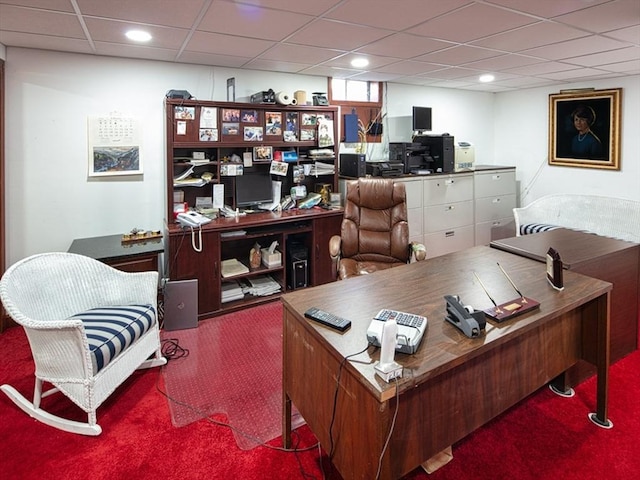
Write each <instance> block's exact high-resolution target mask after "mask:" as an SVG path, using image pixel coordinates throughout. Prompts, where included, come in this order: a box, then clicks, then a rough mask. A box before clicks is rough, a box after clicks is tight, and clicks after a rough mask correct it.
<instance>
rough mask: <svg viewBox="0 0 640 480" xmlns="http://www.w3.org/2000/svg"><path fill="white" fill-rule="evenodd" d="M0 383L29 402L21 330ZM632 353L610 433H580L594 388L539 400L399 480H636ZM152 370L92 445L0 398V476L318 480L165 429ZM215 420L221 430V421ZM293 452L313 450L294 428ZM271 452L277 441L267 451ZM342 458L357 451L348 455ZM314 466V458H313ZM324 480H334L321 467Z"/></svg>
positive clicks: (639, 417)
mask: <svg viewBox="0 0 640 480" xmlns="http://www.w3.org/2000/svg"><path fill="white" fill-rule="evenodd" d="M0 345H1V346H2V348H0V383H10V384H12V385H14V386H15V387H16V388H17V389H18V390H19V391H21V392H23V393H25V394H28V395H29V396H30V395H31V391H32V389H33V377H32V371H33V363H32V361H31V355H30V352H29V348H28V344H27V341H26V338H25V336H24V333H23V331H22V329H20V328H11V329H9V330H8V331H6V332H5V333H3V334H1V335H0ZM639 373H640V352H635V353H634V354H632V355H629V356H628V357H626V358H624V359H622V360H620V361H619V362H617V363H616V364H614V365H612V367H611V375H610V389H609V392H610V396H609V398H610V401H609V417H610V418H611V420H612V421H613V422H614V427H613V429H611V430H604V429H601V428H598V427H596V426H594V425H593V424H591V423H590V422H589V420H588V419H587V413H588V412H590V411H592V410H593V409H594V405H595V398H594V397H595V387H594V381H593V380H588V381H587V382H585V383H583V384H581V385H579V386H578V387H577V389H576V396H575V397H573V398H569V399H565V398H560V397H558V396H555V395H554V394H553V393H551V392H550V391H549V390H548V389H547V388H543V389H541V390H540V391H538V392H537V393H535V394H534V395H532V396H531V397H530V398H528V399H527V400H526V401H524V402H522V403H521V404H519V405H518V406H516V407H514V408H513V409H511V410H509V411H508V412H506V413H505V414H504V415H502V416H500V417H499V418H497V419H496V420H494V421H493V422H491V423H489V424H488V425H486V426H485V427H483V428H481V429H479V430H477V431H476V432H475V433H473V434H471V435H470V436H468V437H467V438H465V439H464V440H462V441H461V442H459V443H458V444H456V445H454V448H453V453H454V459H453V461H452V462H451V463H449V464H448V465H446V466H445V467H444V468H442V469H440V470H439V471H437V472H436V473H434V474H432V475H427V474H425V473H424V472H422V471H421V470H419V469H418V470H415V471H414V472H412V473H410V474H409V475H407V476H406V477H405V480H416V479H420V480H426V479H430V480H461V479H473V480H485V479H486V480H502V479H504V480H507V479H509V480H511V479H518V480H534V479H535V480H557V479H562V480H578V479H579V480H596V479H597V480H601V479H608V480H627V479H635V478H638V477H640V454H639V453H638V445H639V444H640V402H638V398H639V397H640V382H639V379H640V375H639ZM156 386H158V387H159V388H160V389H164V382H163V379H162V375H161V374H160V370H159V369H155V370H147V371H144V372H138V373H136V374H135V375H134V376H133V377H132V378H131V379H130V380H129V381H127V382H126V383H125V385H123V386H122V387H121V388H120V389H118V390H117V391H116V393H115V394H114V395H113V396H112V397H111V398H110V399H109V400H108V401H107V403H105V404H104V405H103V406H102V407H101V408H100V409H99V410H98V421H99V423H100V425H101V426H102V428H103V433H102V435H100V436H99V437H83V436H80V435H73V434H70V433H64V432H60V431H58V430H55V429H53V428H51V427H48V426H46V425H43V424H40V423H38V422H36V421H35V420H32V419H31V418H29V417H28V416H27V415H25V414H24V413H23V412H22V411H21V410H19V409H18V408H17V407H16V406H15V405H14V404H13V403H12V402H11V401H9V399H8V398H7V397H6V396H5V395H4V394H0V439H2V440H1V441H2V454H1V455H0V472H1V473H2V476H3V478H7V479H27V480H31V479H56V480H66V479H69V480H71V479H77V478H91V479H94V480H102V479H104V480H107V479H109V480H114V479H117V480H119V479H131V478H135V479H144V480H146V479H205V478H206V479H229V478H235V479H248V480H253V479H267V480H270V479H273V480H276V479H278V480H281V479H311V478H315V479H321V478H323V476H322V471H321V469H320V467H319V464H318V450H317V449H312V450H310V451H306V452H301V453H298V454H294V453H290V452H282V451H277V450H275V449H271V448H267V447H257V448H254V449H252V450H250V451H243V450H241V449H239V448H238V447H237V446H236V442H235V440H234V437H233V434H232V433H231V431H230V429H229V428H228V427H223V426H219V425H214V424H212V423H211V422H209V421H207V420H199V421H196V422H194V423H191V424H190V425H187V426H185V427H182V428H176V427H174V426H173V425H172V424H171V416H170V413H169V408H168V406H167V399H166V398H165V397H164V396H163V395H162V394H161V393H160V392H159V391H158V390H157V388H156ZM45 400H46V401H45V402H44V403H43V406H45V407H49V408H50V409H51V410H53V411H54V412H56V413H60V414H65V415H71V416H73V417H75V418H77V419H84V418H85V417H84V414H83V413H82V412H81V411H79V409H77V408H76V407H74V406H73V405H71V404H70V402H69V401H67V400H66V399H65V398H64V397H62V396H59V395H56V396H53V397H50V398H47V399H45ZM213 418H214V419H215V420H218V421H223V422H226V421H227V418H226V417H225V416H223V415H216V416H214V417H213ZM297 432H298V435H299V437H298V438H299V445H300V447H310V446H313V445H314V443H315V439H314V437H313V434H312V433H311V432H310V431H309V429H308V428H307V427H306V426H303V427H300V428H299V429H298V430H297ZM269 445H270V446H272V447H279V446H280V445H281V441H280V439H275V440H272V441H271V442H269ZM353 448H358V445H357V444H354V447H353ZM325 458H326V457H325ZM324 468H325V473H327V475H326V478H329V479H332V480H336V479H338V478H339V476H337V475H336V474H335V473H332V472H328V470H329V469H330V466H329V465H328V464H327V463H326V461H325V462H324Z"/></svg>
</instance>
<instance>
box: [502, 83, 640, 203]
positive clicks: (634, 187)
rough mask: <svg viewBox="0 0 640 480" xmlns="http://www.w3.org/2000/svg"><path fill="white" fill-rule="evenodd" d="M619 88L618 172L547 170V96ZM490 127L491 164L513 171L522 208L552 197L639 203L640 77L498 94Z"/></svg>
mask: <svg viewBox="0 0 640 480" xmlns="http://www.w3.org/2000/svg"><path fill="white" fill-rule="evenodd" d="M619 87H621V88H622V89H623V90H622V107H621V114H622V116H621V122H620V123H621V125H620V127H621V128H620V136H621V144H620V170H619V171H615V170H601V169H592V168H577V167H561V166H557V165H554V166H551V165H549V164H548V158H549V155H548V141H549V140H548V139H549V133H548V125H549V120H548V119H549V106H548V105H549V94H552V93H559V91H560V89H563V90H564V89H574V88H595V89H608V88H619ZM493 127H494V137H495V139H494V146H495V149H494V152H493V157H494V161H495V163H497V164H510V165H515V166H516V167H517V168H516V178H517V179H518V181H519V182H520V204H521V205H527V204H529V203H531V201H533V200H535V199H536V198H539V197H541V196H543V195H548V194H550V193H585V194H594V195H608V196H614V197H620V198H628V199H631V200H636V201H640V135H639V132H640V77H639V76H634V77H625V78H619V79H611V80H600V81H589V82H585V83H582V84H571V85H562V86H561V87H556V88H538V89H529V90H523V91H519V92H509V93H501V94H498V95H496V100H495V104H494V112H493ZM612 214H613V212H612Z"/></svg>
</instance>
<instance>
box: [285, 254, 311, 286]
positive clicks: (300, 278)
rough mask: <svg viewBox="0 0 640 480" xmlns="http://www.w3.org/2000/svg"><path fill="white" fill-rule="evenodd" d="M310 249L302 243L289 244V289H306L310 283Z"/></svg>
mask: <svg viewBox="0 0 640 480" xmlns="http://www.w3.org/2000/svg"><path fill="white" fill-rule="evenodd" d="M308 255H309V254H308V249H307V247H305V246H304V245H303V244H301V243H297V242H291V243H289V244H287V287H289V288H290V289H291V290H295V289H297V288H304V287H306V286H307V284H308V282H309V268H308Z"/></svg>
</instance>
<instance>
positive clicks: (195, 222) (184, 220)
mask: <svg viewBox="0 0 640 480" xmlns="http://www.w3.org/2000/svg"><path fill="white" fill-rule="evenodd" d="M177 220H178V223H179V224H180V225H181V226H182V227H191V228H193V227H200V226H202V225H205V224H207V223H209V222H210V221H211V219H210V218H207V217H205V216H204V215H201V214H199V213H198V212H193V211H191V212H184V213H179V214H178V217H177Z"/></svg>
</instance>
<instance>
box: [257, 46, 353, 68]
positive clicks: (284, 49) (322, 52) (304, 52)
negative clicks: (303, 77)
mask: <svg viewBox="0 0 640 480" xmlns="http://www.w3.org/2000/svg"><path fill="white" fill-rule="evenodd" d="M345 53H346V52H341V51H339V50H327V49H325V48H318V47H307V46H305V45H289V44H286V43H282V44H277V45H275V46H274V47H273V48H271V49H270V50H268V51H267V52H265V53H264V54H262V55H261V57H260V58H264V59H266V60H279V61H283V62H293V63H303V64H305V65H314V64H316V63H322V62H326V61H328V60H331V59H332V58H335V57H338V56H340V55H344V54H345Z"/></svg>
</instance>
